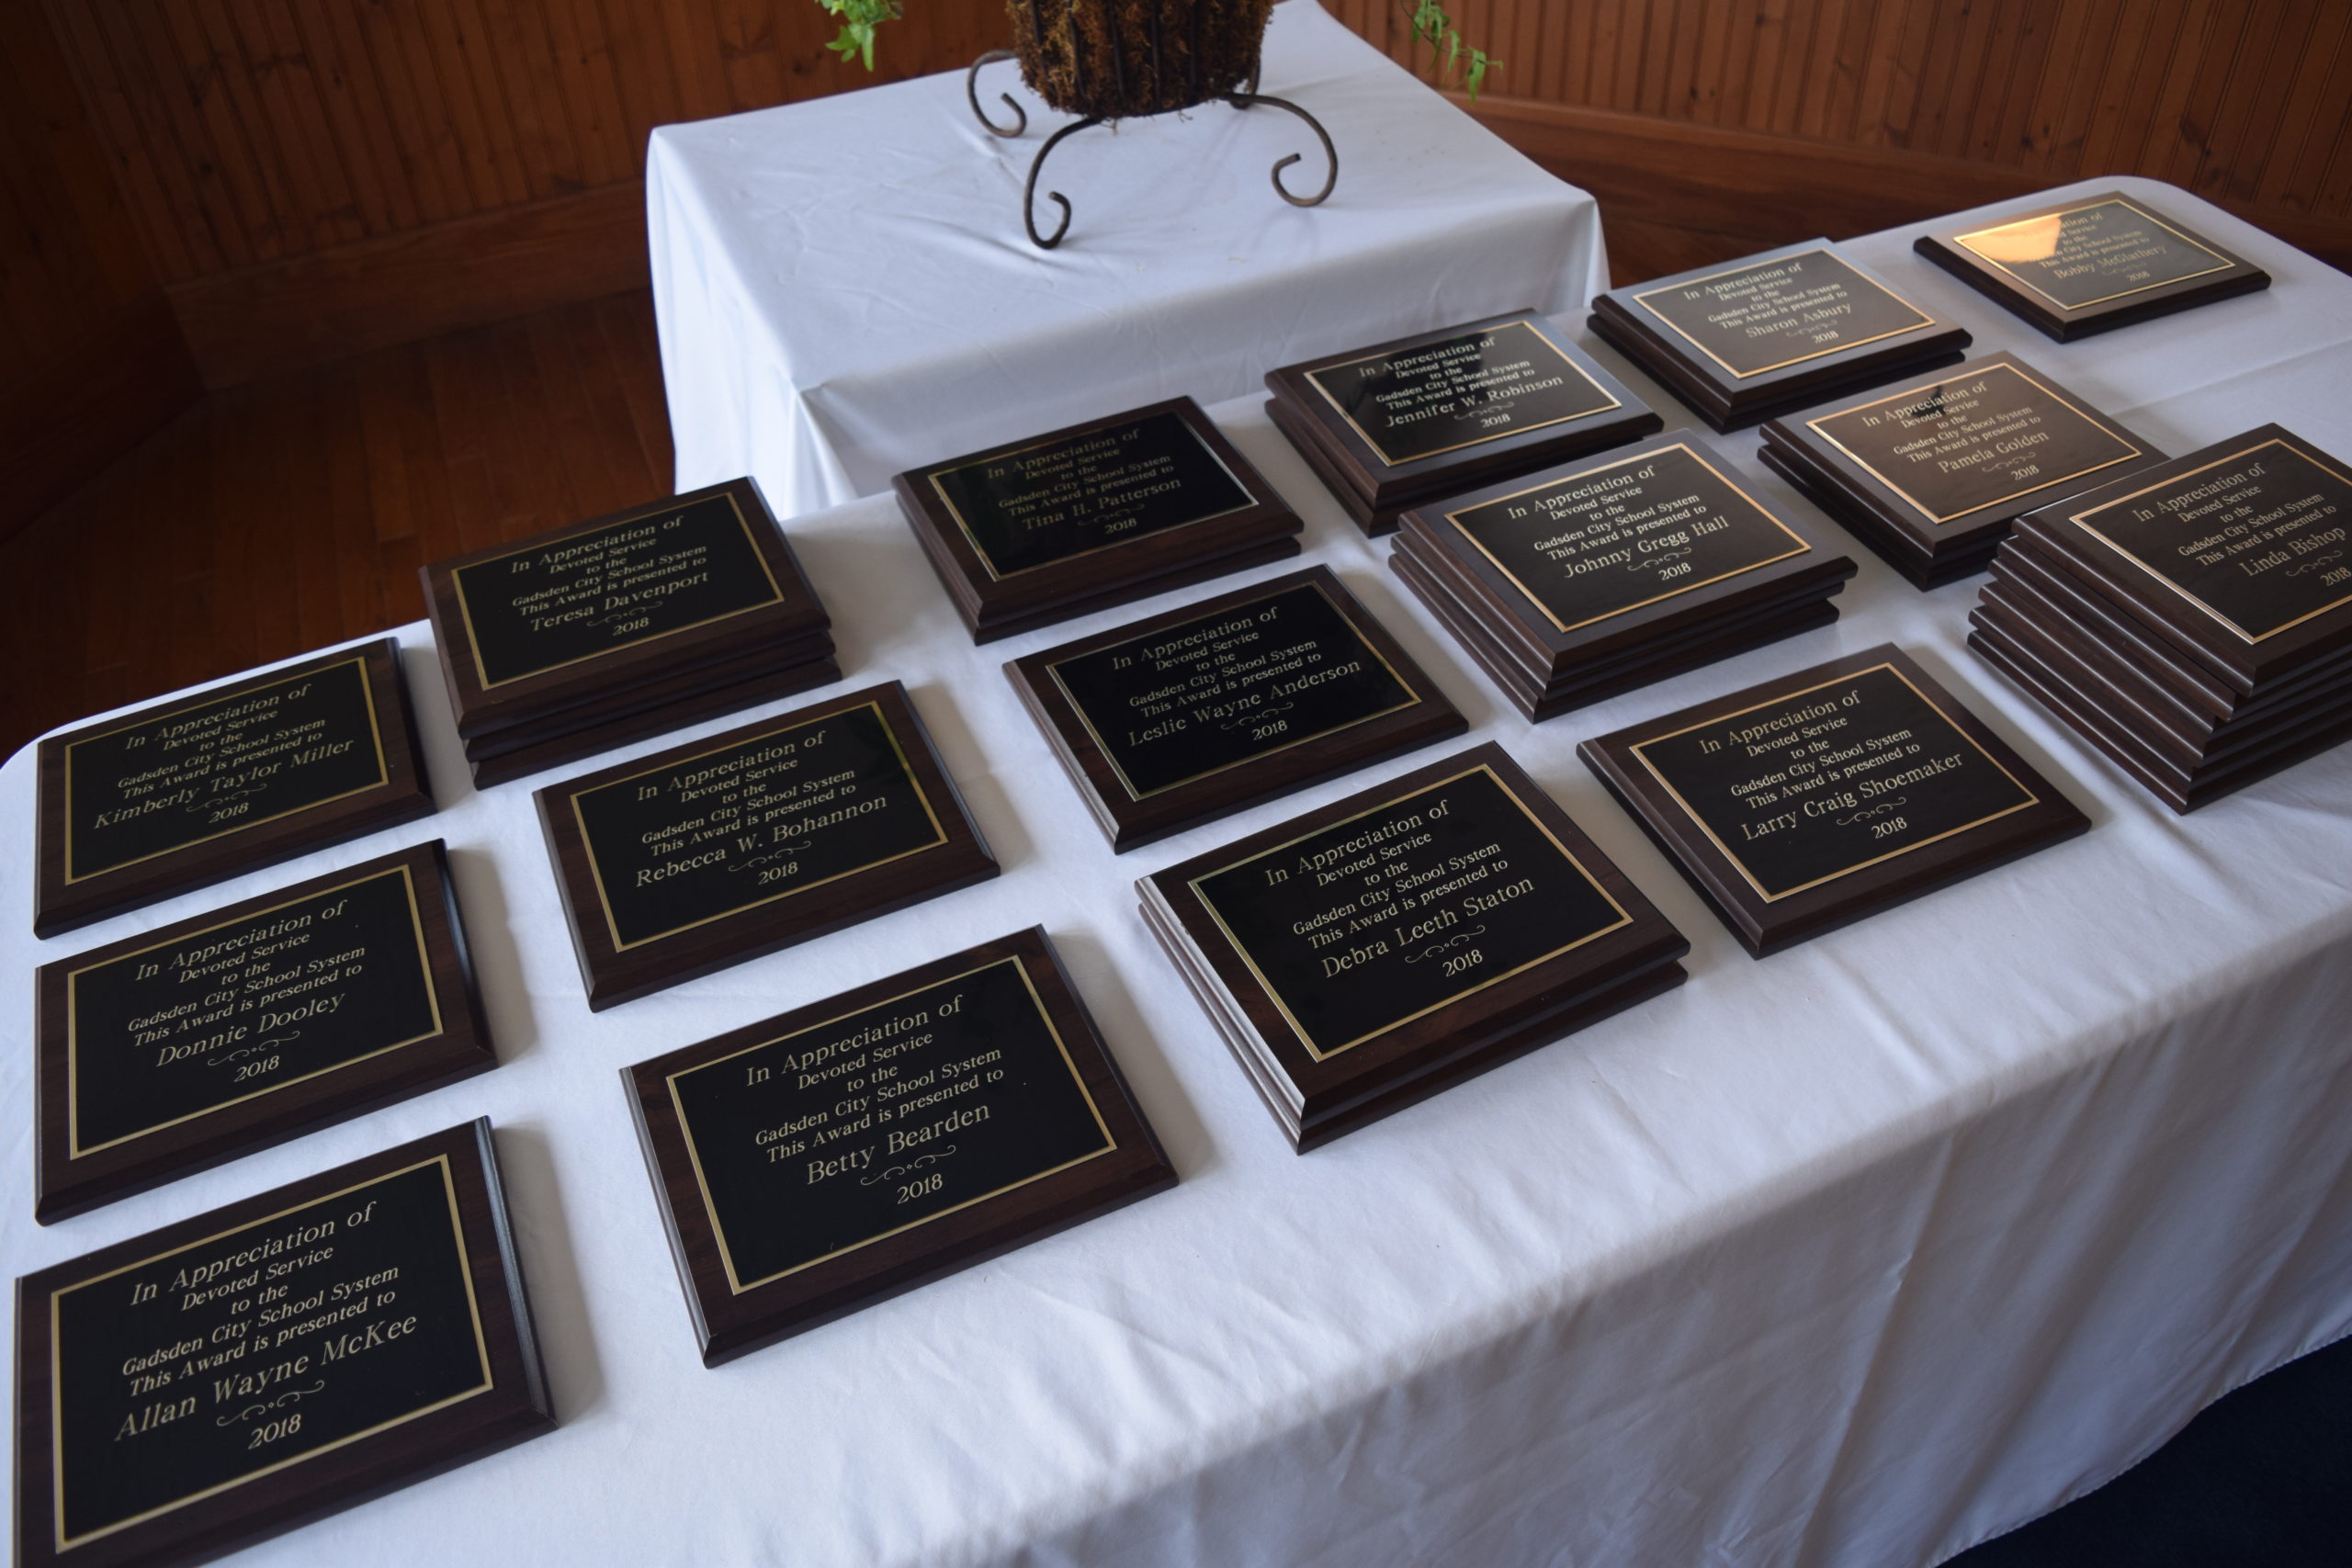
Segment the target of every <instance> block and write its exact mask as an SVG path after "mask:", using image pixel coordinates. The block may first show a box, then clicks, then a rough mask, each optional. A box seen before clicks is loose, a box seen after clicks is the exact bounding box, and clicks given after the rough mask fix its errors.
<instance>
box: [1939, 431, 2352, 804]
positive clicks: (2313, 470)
mask: <svg viewBox="0 0 2352 1568" xmlns="http://www.w3.org/2000/svg"><path fill="white" fill-rule="evenodd" d="M2348 474H2352V469H2347V467H2346V465H2345V464H2343V463H2341V462H2339V461H2337V460H2336V459H2335V458H2333V457H2329V456H2328V455H2327V454H2325V453H2324V452H2321V451H2319V450H2317V449H2316V448H2314V447H2312V446H2310V445H2309V444H2307V443H2305V442H2303V441H2301V440H2299V439H2297V438H2296V437H2295V436H2293V435H2291V434H2289V433H2288V432H2286V431H2285V430H2282V429H2280V428H2279V427H2278V426H2277V425H2275V424H2266V425H2263V426H2261V427H2259V428H2258V429H2256V430H2252V431H2249V432H2247V433H2246V434H2244V435H2240V436H2236V437H2233V439H2231V440H2228V441H2223V442H2220V443H2217V444H2216V445H2214V446H2208V447H2206V448H2205V449H2204V450H2202V451H2199V452H2192V453H2190V454H2188V456H2187V457H2177V458H2175V459H2173V460H2172V461H2171V462H2169V463H2165V464H2161V465H2159V466H2157V467H2155V468H2150V469H2147V470H2145V471H2143V472H2141V473H2137V474H2134V475H2133V476H2132V477H2131V478H2130V479H2124V480H2121V481H2120V482H2118V483H2116V484H2112V485H2108V486H2105V487H2103V488H2101V489H2099V490H2096V491H2091V492H2090V493H2088V494H2086V495H2081V496H2077V497H2075V499H2074V500H2072V501H2068V502H2061V503H2060V504H2058V505H2056V506H2052V507H2048V508H2045V509H2043V510H2041V511H2040V512H2035V513H2029V514H2027V515H2026V516H2024V517H2021V518H2019V519H2018V531H2017V536H2016V537H2014V538H2012V539H2011V540H2010V541H2009V543H2008V545H2007V547H2004V548H2003V549H2002V551H2001V554H2000V555H1999V557H1998V558H1996V560H1995V561H1994V563H1993V579H1994V580H1993V581H1992V582H1991V583H1989V584H1987V585H1986V587H1985V594H1984V598H1983V601H1982V602H1981V603H1980V604H1978V606H1977V608H1976V610H1975V612H1974V615H1973V617H1972V618H1973V620H1974V622H1975V629H1974V630H1973V631H1972V632H1971V633H1970V634H1969V639H1968V640H1969V645H1970V646H1971V647H1973V648H1974V649H1976V650H1977V651H1978V652H1979V653H1981V654H1983V655H1984V657H1985V659H1986V660H1988V661H1990V662H1991V663H1992V664H1993V665H1995V666H1996V668H1998V669H2000V670H2001V671H2004V672H2005V673H2007V675H2009V676H2010V677H2011V678H2012V679H2014V680H2015V681H2016V682H2018V684H2019V685H2021V686H2023V687H2024V688H2025V689H2026V690H2027V691H2028V692H2030V693H2031V694H2033V695H2034V696H2035V697H2037V698H2039V699H2040V700H2041V703H2042V704H2043V705H2045V706H2047V707H2048V708H2049V709H2050V710H2051V711H2052V713H2054V714H2056V715H2057V716H2059V717H2060V718H2062V719H2064V721H2065V722H2066V723H2067V724H2068V725H2070V726H2071V727H2073V728H2075V730H2076V731H2078V732H2079V733H2080V734H2081V735H2082V737H2083V739H2086V740H2087V741H2088V742H2090V744H2092V745H2093V746H2095V747H2097V748H2098V750H2101V751H2104V752H2105V753H2106V754H2107V755H2108V756H2109V757H2110V758H2112V759H2113V760H2114V761H2115V762H2116V764H2117V765H2118V766H2120V768H2122V769H2123V771H2124V772H2125V773H2129V774H2131V776H2132V777H2133V778H2135V779H2137V780H2138V781H2139V782H2140V783H2142V784H2145V785H2146V786H2147V787H2148V788H2149V789H2150V790H2153V791H2154V793H2155V794H2156V795H2158V796H2159V797H2161V798H2162V799H2163V800H2165V802H2166V803H2167V804H2169V805H2170V806H2172V807H2173V808H2174V809H2175V810H2177V811H2184V812H2185V811H2188V810H2191V809H2193V808H2195V807H2199V806H2202V805H2204V804H2206V803H2207V802H2209V801H2211V800H2215V799H2218V798H2219V797H2221V796H2222V795H2227V794H2229V793H2230V792H2231V791H2232V790H2234V789H2237V788H2239V787H2241V786H2243V785H2245V784H2251V783H2253V782H2254V781H2255V780H2256V779H2258V778H2261V777H2262V776H2263V775H2265V774H2267V773H2271V772H2273V771H2275V770H2277V769H2278V768H2282V767H2285V766H2286V765H2288V764H2289V763H2290V762H2294V761H2301V759H2302V758H2304V757H2307V756H2309V755H2311V754H2312V752H2314V751H2317V750H2323V749H2324V748H2326V747H2328V746H2332V745H2334V744H2335V743H2336V742H2337V741H2339V740H2342V739H2345V737H2346V735H2347V734H2352V545H2347V544H2346V536H2345V528H2346V523H2345V519H2346V517H2347V516H2352V477H2347V475H2348Z"/></svg>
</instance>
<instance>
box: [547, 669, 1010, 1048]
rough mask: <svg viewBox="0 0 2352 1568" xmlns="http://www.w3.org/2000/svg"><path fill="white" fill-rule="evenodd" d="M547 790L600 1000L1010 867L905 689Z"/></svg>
mask: <svg viewBox="0 0 2352 1568" xmlns="http://www.w3.org/2000/svg"><path fill="white" fill-rule="evenodd" d="M534 798H535V799H536V800H537V803H538V808H539V823H540V826H541V828H542V829H545V831H546V834H547V840H548V853H549V854H550V855H551V856H553V858H554V861H555V870H556V883H557V886H558V887H559V888H560V891H561V892H562V895H563V908H564V914H565V917H566V919H568V920H569V921H570V922H571V942H572V948H573V951H574V952H575V953H578V955H579V958H580V973H581V976H582V979H583V980H584V981H585V982H586V984H587V988H588V1005H589V1007H590V1008H591V1009H592V1010H602V1009H605V1008H608V1007H612V1006H614V1005H615V1004H616V1003H619V1002H625V1001H628V1000H630V999H631V998H636V997H641V996H645V995H647V994H648V993H650V992H652V991H658V990H661V989H662V988H663V987H668V986H674V985H677V984H679V983H680V982H682V981H685V980H691V979H693V978H694V977H695V976H698V975H707V974H709V973H710V972H711V971H713V970H715V969H723V968H725V967H727V966H728V965H729V964H740V963H741V962H743V961H744V960H745V959H748V958H756V957H759V956H760V955H761V954H763V953H774V952H775V951H776V950H777V949H778V948H781V947H789V946H791V945H792V944H793V943H795V942H807V941H809V939H811V938H812V937H819V936H822V935H824V934H826V933H827V932H829V931H839V930H841V929H842V927H844V926H850V925H855V924H856V923H857V922H859V921H860V920H865V919H872V918H873V917H875V916H876V915H883V914H888V913H889V912H890V911H891V910H894V909H902V908H906V907H907V906H908V905H910V904H917V903H921V902H922V900H924V899H926V898H932V897H937V896H939V895H940V894H942V893H949V892H953V891H955V890H956V888H959V887H968V886H971V885H972V884H974V883H976V882H985V881H986V880H988V879H989V877H991V876H994V875H995V874H996V873H997V865H996V862H995V861H994V860H993V859H991V858H990V857H989V851H988V845H987V844H986V843H984V842H983V841H982V840H981V839H980V835H979V829H977V828H976V827H974V826H973V824H972V820H971V818H969V817H968V816H967V815H966V813H965V810H964V803H963V800H962V798H961V797H960V796H959V795H957V794H956V786H955V783H954V781H952V780H951V779H949V778H948V776H947V772H946V770H945V768H944V767H943V766H942V765H941V764H940V761H939V757H938V754H937V753H936V752H934V751H933V750H932V745H931V737H930V736H929V735H928V734H927V733H925V732H924V729H923V727H922V720H921V719H920V718H918V717H917V716H916V715H915V710H914V707H913V705H911V704H910V702H909V701H908V700H907V693H906V688H905V687H903V686H901V685H899V683H898V682H896V681H893V682H888V684H886V685H880V686H869V687H867V688H866V689H865V690H864V691H861V692H852V693H849V694H846V695H842V696H837V697H832V698H829V699H828V700H826V701H825V702H822V703H820V704H817V705H814V706H812V707H805V708H800V709H797V710H796V711H794V712H792V713H788V714H784V715H781V716H777V717H775V718H766V719H762V720H760V721H759V722H758V723H756V724H751V725H746V726H744V727H743V728H741V729H732V730H729V731H727V732H726V733H724V734H721V735H714V736H712V737H710V738H709V739H706V740H696V741H692V742H690V743H688V744H686V745H684V746H680V747H676V748H674V749H673V750H668V751H660V752H656V753H654V754H653V755H652V756H650V757H640V758H639V759H638V760H637V761H632V762H623V763H620V764H618V765H616V766H615V767H610V768H606V769H605V770H603V771H602V772H599V773H586V774H583V775H582V776H580V777H578V778H573V779H567V780H565V781H564V782H563V783H561V784H549V785H548V787H546V788H545V789H542V790H540V791H538V792H537V795H535V796H534Z"/></svg>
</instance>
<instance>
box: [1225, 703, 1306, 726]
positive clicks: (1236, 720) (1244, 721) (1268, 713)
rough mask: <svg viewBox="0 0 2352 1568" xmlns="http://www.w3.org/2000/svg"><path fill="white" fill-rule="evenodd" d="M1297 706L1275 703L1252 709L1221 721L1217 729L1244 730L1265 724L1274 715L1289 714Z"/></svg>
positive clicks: (1294, 704)
mask: <svg viewBox="0 0 2352 1568" xmlns="http://www.w3.org/2000/svg"><path fill="white" fill-rule="evenodd" d="M1296 706H1297V704H1296V703H1275V704H1273V705H1272V706H1270V707H1262V708H1251V709H1250V711H1249V712H1248V713H1244V714H1236V715H1235V716H1233V717H1231V718H1228V719H1223V720H1220V721H1219V722H1218V724H1217V728H1219V729H1242V728H1247V727H1249V726H1250V725H1253V724H1263V723H1265V722H1266V721H1267V720H1268V719H1270V718H1272V717H1273V716H1274V715H1276V714H1278V713H1288V712H1290V710H1291V709H1293V708H1295V707H1296Z"/></svg>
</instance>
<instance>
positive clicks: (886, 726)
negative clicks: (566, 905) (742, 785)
mask: <svg viewBox="0 0 2352 1568" xmlns="http://www.w3.org/2000/svg"><path fill="white" fill-rule="evenodd" d="M865 708H872V709H873V710H874V716H875V717H876V719H877V720H879V721H880V722H881V725H882V733H883V735H884V736H885V737H886V738H887V739H888V740H889V742H890V753H891V755H892V756H894V757H896V758H898V759H899V772H900V773H904V774H906V776H907V787H909V788H910V789H911V790H913V791H914V792H915V801H916V804H918V805H920V806H921V807H922V810H923V815H924V816H925V817H927V818H930V820H931V831H932V840H931V841H930V842H929V843H927V844H917V845H915V846H914V847H913V848H912V849H906V850H900V851H899V852H898V853H897V854H894V855H885V856H883V857H882V858H881V859H880V860H874V861H867V862H865V863H864V864H863V865H854V866H851V867H850V868H849V869H848V870H847V871H837V872H835V873H833V874H832V875H831V876H827V877H822V878H820V879H819V880H818V881H815V882H811V883H809V884H807V885H806V886H799V887H787V888H786V889H784V891H782V892H781V893H771V894H769V895H768V896H767V897H764V898H754V899H752V900H751V901H750V902H749V903H744V904H737V905H734V906H732V907H730V908H725V909H721V910H719V911H718V913H717V914H715V915H704V916H701V917H700V918H698V919H691V920H688V921H687V922H686V923H685V924H684V925H682V926H672V927H671V928H670V929H669V930H667V931H655V932H654V933H653V934H652V935H651V936H641V937H639V938H638V939H637V940H636V941H634V942H623V941H622V940H621V932H620V925H619V922H618V921H616V920H615V919H613V902H612V899H611V898H610V897H607V896H606V895H605V871H604V868H603V867H602V866H600V865H598V864H597V863H596V841H595V839H594V836H593V835H591V834H590V833H589V831H588V819H587V818H586V817H584V816H583V815H582V813H581V810H580V802H581V801H582V798H584V797H585V796H587V795H600V794H602V793H603V792H604V791H605V790H608V789H617V788H619V787H620V786H621V785H622V784H628V783H629V782H630V781H631V780H633V779H641V778H643V777H645V776H646V775H647V774H648V773H670V772H673V771H674V770H675V769H678V768H683V767H684V766H685V765H686V764H687V763H689V762H699V761H702V760H703V759H704V758H705V757H716V756H718V755H719V754H721V753H722V752H727V751H737V750H742V749H743V748H744V747H746V746H754V745H757V744H758V743H759V742H761V741H763V740H770V739H775V737H777V736H779V735H789V734H793V733H795V732H797V731H799V730H803V729H807V728H809V727H811V726H812V725H819V724H824V723H827V722H828V721H830V720H832V719H836V718H840V717H842V716H844V715H847V714H854V713H856V712H859V711H860V710H862V709H865ZM565 799H566V801H567V802H568V803H569V804H570V805H571V821H572V825H573V827H575V828H576V829H579V833H580V847H581V848H582V850H584V851H585V852H587V855H588V878H589V880H590V881H591V882H593V883H594V884H595V887H596V903H597V907H598V908H600V909H601V910H602V911H603V912H604V916H605V934H606V935H607V936H609V937H611V938H612V942H613V951H614V952H615V953H626V952H628V950H629V949H630V948H632V947H643V946H644V945H645V944H646V943H647V942H660V941H661V940H662V938H664V937H673V936H675V935H677V934H678V933H679V932H680V931H692V930H694V929H695V927H696V926H707V925H708V924H710V922H711V921H713V920H723V919H728V918H729V917H730V916H734V915H740V914H741V913H742V912H743V911H744V910H746V909H757V908H762V907H763V906H765V905H768V904H773V903H775V901H776V900H777V899H779V898H790V897H795V896H796V895H798V894H802V893H808V892H810V891H812V890H814V889H816V888H819V887H823V886H829V885H830V884H832V883H835V882H839V881H840V880H841V879H842V877H845V876H855V875H857V874H859V873H860V872H866V871H872V870H873V869H874V868H875V867H876V866H878V865H889V864H891V863H893V862H896V861H902V860H904V859H906V858H907V857H908V856H909V855H919V854H922V852H924V851H926V850H935V849H937V848H938V847H939V846H940V845H942V844H944V843H945V842H946V841H947V829H944V828H943V827H941V826H940V825H939V813H938V812H936V811H934V810H933V809H932V805H931V796H930V795H928V794H926V793H925V792H924V790H923V787H922V779H921V778H919V777H917V776H916V774H915V770H914V765H913V764H912V763H910V762H909V761H907V749H906V747H905V746H903V745H901V744H900V743H899V731H898V729H897V728H896V727H895V726H893V725H892V724H891V723H890V716H889V715H888V714H887V713H884V712H883V711H882V703H881V700H880V699H879V698H876V699H875V700H873V701H870V702H863V703H853V704H851V705H849V706H847V707H844V708H836V709H834V710H833V711H832V712H831V713H821V714H818V715H817V716H814V717H812V718H804V719H801V720H800V721H798V722H797V723H796V724H792V725H790V726H786V727H782V728H775V729H770V730H764V731H763V732H762V733H760V734H758V735H754V736H752V737H751V738H750V739H742V740H732V741H729V742H728V743H727V744H726V745H724V746H714V747H712V748H711V749H710V750H707V751H697V752H695V754H694V755H693V756H691V757H680V758H678V759H676V760H675V761H667V762H663V763H662V764H660V765H659V766H656V767H651V768H640V769H639V770H638V771H637V772H636V773H626V774H623V775H622V776H621V777H619V778H616V779H608V780H606V781H605V783H603V784H595V785H593V786H591V787H590V788H587V789H583V790H575V791H573V792H572V793H571V794H570V795H567V796H565Z"/></svg>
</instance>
